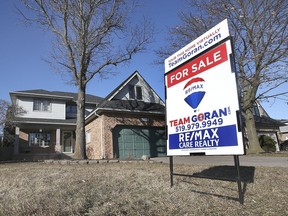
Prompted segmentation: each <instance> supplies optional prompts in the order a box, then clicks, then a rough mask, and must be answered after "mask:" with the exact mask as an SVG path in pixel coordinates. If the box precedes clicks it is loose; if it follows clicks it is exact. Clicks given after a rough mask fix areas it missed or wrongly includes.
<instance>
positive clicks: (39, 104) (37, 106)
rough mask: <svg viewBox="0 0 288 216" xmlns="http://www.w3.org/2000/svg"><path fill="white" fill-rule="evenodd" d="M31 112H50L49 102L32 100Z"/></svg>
mask: <svg viewBox="0 0 288 216" xmlns="http://www.w3.org/2000/svg"><path fill="white" fill-rule="evenodd" d="M33 110H34V111H43V112H50V111H51V102H50V101H49V100H39V99H36V100H34V103H33Z"/></svg>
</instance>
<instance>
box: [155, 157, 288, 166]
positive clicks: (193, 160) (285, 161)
mask: <svg viewBox="0 0 288 216" xmlns="http://www.w3.org/2000/svg"><path fill="white" fill-rule="evenodd" d="M151 160H152V161H156V162H163V163H169V157H158V158H151ZM239 161H240V166H254V167H261V166H262V167H287V168H288V157H270V156H250V155H249V156H239ZM173 162H174V164H196V165H216V166H218V165H234V157H233V156H174V157H173Z"/></svg>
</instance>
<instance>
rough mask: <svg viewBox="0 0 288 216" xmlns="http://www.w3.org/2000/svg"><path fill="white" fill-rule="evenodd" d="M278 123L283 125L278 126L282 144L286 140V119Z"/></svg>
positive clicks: (287, 122)
mask: <svg viewBox="0 0 288 216" xmlns="http://www.w3.org/2000/svg"><path fill="white" fill-rule="evenodd" d="M279 121H280V122H282V123H283V125H282V126H280V140H281V143H282V142H284V141H286V140H288V119H281V120H279Z"/></svg>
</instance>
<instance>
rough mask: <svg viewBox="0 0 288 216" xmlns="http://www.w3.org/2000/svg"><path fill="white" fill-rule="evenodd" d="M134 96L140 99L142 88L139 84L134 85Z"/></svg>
mask: <svg viewBox="0 0 288 216" xmlns="http://www.w3.org/2000/svg"><path fill="white" fill-rule="evenodd" d="M136 97H137V100H142V88H141V86H136Z"/></svg>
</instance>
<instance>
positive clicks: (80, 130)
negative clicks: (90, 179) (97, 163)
mask: <svg viewBox="0 0 288 216" xmlns="http://www.w3.org/2000/svg"><path fill="white" fill-rule="evenodd" d="M85 90H86V86H85V85H84V87H81V85H80V86H79V89H78V98H77V122H76V143H75V153H74V158H75V159H78V160H81V159H86V158H87V157H86V137H85Z"/></svg>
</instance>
